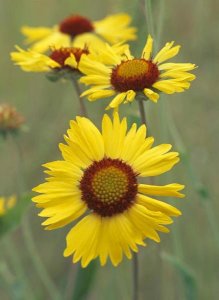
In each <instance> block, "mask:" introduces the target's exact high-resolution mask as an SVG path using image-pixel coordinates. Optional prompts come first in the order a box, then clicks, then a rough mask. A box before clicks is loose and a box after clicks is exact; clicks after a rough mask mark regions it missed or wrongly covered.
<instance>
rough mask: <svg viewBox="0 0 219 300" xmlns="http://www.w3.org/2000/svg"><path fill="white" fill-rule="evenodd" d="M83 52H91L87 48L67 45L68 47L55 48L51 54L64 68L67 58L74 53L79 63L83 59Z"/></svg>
mask: <svg viewBox="0 0 219 300" xmlns="http://www.w3.org/2000/svg"><path fill="white" fill-rule="evenodd" d="M82 54H89V51H88V49H87V48H84V49H81V48H75V47H67V48H60V49H54V50H53V51H52V53H51V54H50V58H51V59H53V60H54V61H56V62H57V63H59V64H60V65H61V67H62V68H64V67H66V66H65V60H66V59H67V58H68V57H70V56H71V55H74V57H75V59H76V61H77V63H79V61H80V59H81V55H82Z"/></svg>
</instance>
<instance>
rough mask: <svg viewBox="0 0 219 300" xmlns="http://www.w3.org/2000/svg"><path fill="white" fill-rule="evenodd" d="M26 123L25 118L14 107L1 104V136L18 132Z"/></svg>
mask: <svg viewBox="0 0 219 300" xmlns="http://www.w3.org/2000/svg"><path fill="white" fill-rule="evenodd" d="M24 122H25V120H24V117H23V116H22V115H21V114H20V113H19V112H17V110H16V108H15V107H14V106H12V105H10V104H7V103H0V134H3V135H6V134H7V133H9V132H16V131H17V130H19V129H20V127H21V125H22V124H23V123H24Z"/></svg>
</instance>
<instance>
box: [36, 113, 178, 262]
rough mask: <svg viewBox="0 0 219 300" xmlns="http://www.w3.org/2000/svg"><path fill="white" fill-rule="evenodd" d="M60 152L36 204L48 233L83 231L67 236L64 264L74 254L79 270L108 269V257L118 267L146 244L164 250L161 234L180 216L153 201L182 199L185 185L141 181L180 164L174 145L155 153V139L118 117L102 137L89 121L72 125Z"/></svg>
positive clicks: (104, 125) (104, 124) (49, 166)
mask: <svg viewBox="0 0 219 300" xmlns="http://www.w3.org/2000/svg"><path fill="white" fill-rule="evenodd" d="M67 134H68V135H67V136H65V140H66V142H67V145H66V144H60V150H61V152H62V156H63V160H60V161H54V162H50V163H46V164H45V165H44V167H46V169H47V170H46V171H45V173H46V174H48V175H49V177H48V178H47V179H46V182H45V183H43V184H40V185H39V186H37V187H35V188H34V189H33V191H35V192H37V193H40V195H38V196H35V197H34V198H33V201H34V202H35V203H36V206H37V207H39V208H42V211H41V212H40V213H39V216H41V217H44V218H47V219H46V220H45V221H44V222H43V223H42V225H44V226H46V229H47V230H53V229H56V228H60V227H63V226H65V225H67V224H69V223H72V222H73V221H76V220H77V223H76V224H75V225H74V226H73V228H72V229H71V230H70V232H69V233H68V235H67V246H66V249H65V251H64V256H70V255H72V254H73V262H74V263H76V262H78V261H79V260H81V264H82V267H86V266H87V265H88V264H89V263H90V261H91V260H93V259H95V258H99V259H100V263H101V265H105V264H106V261H107V258H108V257H109V258H110V260H111V262H112V264H113V265H114V266H117V265H118V264H119V263H120V262H121V261H122V258H123V255H126V256H127V257H128V258H129V259H131V257H132V251H134V252H138V246H139V245H142V246H145V245H146V244H145V239H147V238H149V239H152V240H154V241H156V242H160V237H159V235H158V232H159V231H160V232H168V231H169V230H168V229H167V228H166V227H165V225H167V224H170V223H172V219H171V217H172V216H179V215H180V214H181V213H180V211H179V210H178V209H176V208H175V207H173V206H171V205H170V204H167V203H166V202H163V201H160V200H156V199H154V198H152V197H151V196H170V197H171V196H174V197H183V196H184V195H183V194H181V193H180V192H179V191H180V190H182V189H183V188H184V186H183V185H181V184H177V183H172V184H168V185H163V186H156V185H151V184H145V183H140V182H139V179H141V178H147V177H148V176H157V175H160V174H162V173H165V172H167V171H169V170H170V169H172V167H173V166H174V165H175V164H176V163H178V161H179V157H178V153H177V152H170V149H171V147H172V146H171V145H169V144H161V145H159V146H156V147H152V144H153V142H154V139H153V137H146V126H145V125H142V126H140V127H139V128H138V129H137V126H136V124H133V125H132V126H131V128H130V129H127V120H126V118H124V119H122V120H120V119H119V115H118V113H115V114H114V117H113V120H111V118H110V117H108V116H107V115H105V116H104V117H103V120H102V132H100V131H99V130H98V129H97V127H96V126H95V125H94V124H93V123H92V122H91V121H90V120H89V119H87V118H84V117H77V118H76V121H71V122H70V129H69V130H68V131H67Z"/></svg>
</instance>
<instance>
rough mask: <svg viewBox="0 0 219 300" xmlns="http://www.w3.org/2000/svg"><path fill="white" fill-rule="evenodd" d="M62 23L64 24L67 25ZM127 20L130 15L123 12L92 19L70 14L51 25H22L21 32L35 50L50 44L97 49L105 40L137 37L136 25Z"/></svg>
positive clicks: (114, 41)
mask: <svg viewBox="0 0 219 300" xmlns="http://www.w3.org/2000/svg"><path fill="white" fill-rule="evenodd" d="M63 23H65V24H66V23H67V27H66V28H65V27H63V26H62V24H63ZM84 23H86V24H88V25H87V26H88V28H86V26H85V27H84ZM130 23H131V18H130V16H129V15H127V14H125V13H121V14H114V15H109V16H107V17H106V18H104V19H102V20H100V21H95V22H93V21H91V20H89V19H87V18H85V17H83V16H79V15H72V16H70V17H69V18H67V19H65V20H63V21H62V22H60V24H58V25H55V26H53V27H30V26H23V27H22V29H21V32H22V33H23V35H24V36H25V37H26V40H25V43H26V44H28V45H31V46H30V47H31V49H32V50H34V51H37V52H45V51H47V50H48V49H49V48H50V47H51V46H53V47H54V46H55V47H58V48H60V47H72V46H74V47H81V48H83V47H84V46H88V47H89V48H99V47H101V45H104V42H105V41H107V42H109V43H111V44H115V43H118V42H121V41H128V40H134V39H136V34H135V33H136V28H134V27H130V26H129V25H130Z"/></svg>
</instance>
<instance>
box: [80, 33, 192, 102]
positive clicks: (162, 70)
mask: <svg viewBox="0 0 219 300" xmlns="http://www.w3.org/2000/svg"><path fill="white" fill-rule="evenodd" d="M173 44H174V42H171V43H166V45H165V46H164V47H163V48H162V49H161V50H160V51H159V52H158V54H157V55H156V56H155V57H153V56H152V48H153V39H152V38H151V36H150V35H149V36H148V39H147V42H146V45H145V47H144V49H143V52H142V56H141V57H140V58H136V57H133V56H132V55H131V54H130V52H129V51H125V53H123V55H121V54H118V53H115V51H114V49H113V48H112V47H110V46H109V45H108V47H106V48H105V50H104V49H103V48H102V49H100V50H99V52H100V54H99V57H100V60H99V61H98V60H97V61H94V59H93V58H91V57H89V56H87V57H84V58H83V59H82V61H81V64H80V70H81V72H82V73H84V74H86V76H83V77H82V78H81V79H80V81H81V82H82V83H84V84H86V85H91V86H92V88H90V89H88V90H86V91H85V92H84V93H83V94H82V96H88V100H90V101H95V100H97V99H101V98H104V97H110V96H114V98H113V100H112V101H111V102H110V104H109V106H108V108H116V107H118V106H119V105H120V104H121V103H122V102H124V103H128V102H132V101H133V100H134V99H135V98H136V95H141V97H144V98H145V100H146V99H150V100H151V101H153V102H157V101H158V99H159V92H163V93H166V94H173V93H176V92H178V93H180V92H183V91H184V90H185V89H188V88H189V87H190V81H192V80H194V79H195V75H193V74H191V73H189V72H188V71H191V70H193V69H195V65H194V64H191V63H163V62H164V61H167V60H169V59H170V58H173V57H174V56H176V55H177V54H178V52H179V49H180V46H173ZM104 61H105V63H104Z"/></svg>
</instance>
